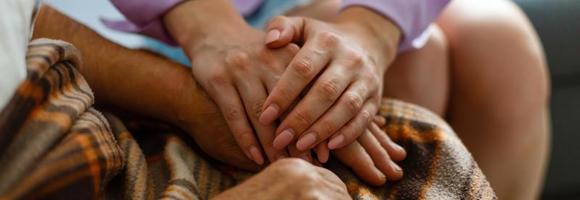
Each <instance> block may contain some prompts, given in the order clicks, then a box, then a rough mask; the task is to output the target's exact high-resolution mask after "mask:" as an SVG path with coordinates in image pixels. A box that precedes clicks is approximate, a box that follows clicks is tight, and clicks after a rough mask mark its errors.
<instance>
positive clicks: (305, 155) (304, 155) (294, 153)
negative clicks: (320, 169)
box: [288, 146, 313, 163]
mask: <svg viewBox="0 0 580 200" xmlns="http://www.w3.org/2000/svg"><path fill="white" fill-rule="evenodd" d="M288 154H289V155H290V157H294V158H300V159H302V160H305V161H307V162H309V163H312V161H313V159H312V155H311V154H310V152H309V151H306V152H304V151H298V150H297V149H296V147H293V146H288Z"/></svg>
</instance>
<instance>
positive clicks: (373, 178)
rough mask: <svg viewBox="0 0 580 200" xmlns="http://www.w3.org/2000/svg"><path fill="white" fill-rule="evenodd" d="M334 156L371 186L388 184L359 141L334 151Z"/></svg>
mask: <svg viewBox="0 0 580 200" xmlns="http://www.w3.org/2000/svg"><path fill="white" fill-rule="evenodd" d="M332 154H333V155H334V156H335V157H336V158H337V159H338V160H339V161H340V162H342V163H343V164H345V165H346V166H348V167H350V168H351V169H352V170H353V171H354V172H355V174H356V175H357V176H358V177H360V178H361V179H363V180H364V181H366V182H368V183H369V184H371V185H375V186H379V185H383V184H385V182H386V177H385V175H384V174H383V173H382V172H381V171H380V170H379V169H377V167H376V166H375V164H374V162H373V160H372V158H371V157H370V156H369V155H368V153H367V152H366V151H365V150H364V148H363V147H362V146H361V145H360V143H359V142H358V141H355V142H353V143H351V144H349V145H347V146H345V147H343V148H340V149H336V150H335V151H332Z"/></svg>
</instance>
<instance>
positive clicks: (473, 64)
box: [293, 0, 550, 199]
mask: <svg viewBox="0 0 580 200" xmlns="http://www.w3.org/2000/svg"><path fill="white" fill-rule="evenodd" d="M324 2H325V3H324V4H326V6H324V7H319V6H316V7H312V8H309V9H303V10H299V11H294V12H293V14H298V15H307V16H312V17H316V18H323V19H332V18H333V17H335V16H333V15H332V14H330V16H329V15H328V14H327V15H324V16H320V13H335V12H336V9H337V7H338V5H339V4H340V1H324ZM314 8H318V9H321V10H316V9H314ZM329 9H335V10H329ZM430 29H431V30H430V31H431V34H430V38H429V40H428V42H427V44H426V45H425V46H424V47H423V48H421V49H418V50H414V51H410V52H406V53H403V54H400V55H398V56H397V58H396V59H395V61H394V63H393V64H392V65H391V66H390V67H389V69H388V70H387V72H386V74H385V82H384V95H385V96H389V97H393V98H397V99H401V100H404V101H407V102H412V103H415V104H418V105H422V106H424V107H426V108H429V109H430V110H432V111H434V112H436V113H438V114H439V115H440V116H442V117H444V118H446V119H447V121H448V122H449V123H450V124H451V126H452V127H453V129H454V130H455V131H456V132H457V134H458V135H459V136H460V137H461V139H462V141H463V142H464V144H465V145H466V146H467V148H468V149H469V150H470V152H471V153H472V154H473V156H474V157H475V159H476V160H477V162H478V164H479V166H480V167H481V168H482V170H483V172H484V173H485V174H486V177H487V178H488V180H489V181H490V182H491V185H492V187H493V188H494V190H495V192H496V193H497V195H498V197H499V198H500V199H536V198H538V196H539V194H540V191H541V188H542V182H543V180H544V172H545V169H546V165H547V160H548V152H549V141H550V134H549V112H548V96H549V80H548V73H547V66H546V62H545V58H544V54H543V49H542V46H541V43H540V41H539V39H538V37H537V35H536V33H535V31H534V30H533V28H532V26H531V25H530V23H529V21H528V19H527V18H526V17H525V15H524V14H523V13H522V12H521V10H520V9H519V8H517V6H515V5H514V4H513V3H512V2H510V1H505V0H492V1H484V2H482V1H469V0H454V1H452V2H451V3H450V5H448V7H447V8H446V9H445V10H444V12H443V13H442V15H441V17H439V19H438V20H437V22H436V23H434V24H433V26H432V27H431V28H430ZM474 113H476V114H474Z"/></svg>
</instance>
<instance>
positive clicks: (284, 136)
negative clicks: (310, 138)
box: [272, 129, 294, 150]
mask: <svg viewBox="0 0 580 200" xmlns="http://www.w3.org/2000/svg"><path fill="white" fill-rule="evenodd" d="M292 139H294V131H292V129H286V130H284V131H282V133H280V135H278V136H276V138H274V142H273V144H272V145H273V146H274V148H276V149H278V150H281V149H284V147H286V146H288V144H290V142H292Z"/></svg>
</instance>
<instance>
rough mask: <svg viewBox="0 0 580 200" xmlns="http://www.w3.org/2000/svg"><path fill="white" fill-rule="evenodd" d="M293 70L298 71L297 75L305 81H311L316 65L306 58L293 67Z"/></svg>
mask: <svg viewBox="0 0 580 200" xmlns="http://www.w3.org/2000/svg"><path fill="white" fill-rule="evenodd" d="M292 69H293V70H294V71H296V73H297V75H298V76H299V77H301V78H303V79H309V78H310V77H311V76H313V75H314V74H313V73H314V65H313V64H312V59H310V58H307V57H304V58H302V59H299V60H297V61H296V63H294V64H293V65H292Z"/></svg>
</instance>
